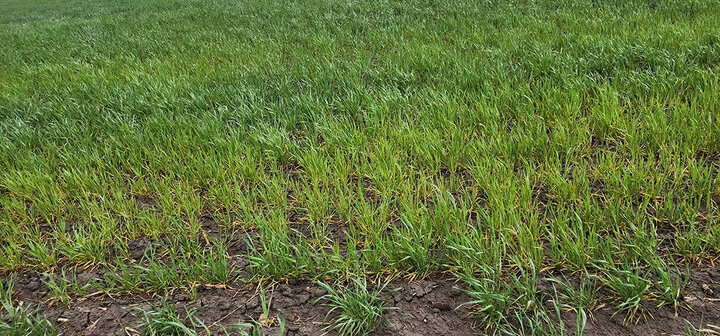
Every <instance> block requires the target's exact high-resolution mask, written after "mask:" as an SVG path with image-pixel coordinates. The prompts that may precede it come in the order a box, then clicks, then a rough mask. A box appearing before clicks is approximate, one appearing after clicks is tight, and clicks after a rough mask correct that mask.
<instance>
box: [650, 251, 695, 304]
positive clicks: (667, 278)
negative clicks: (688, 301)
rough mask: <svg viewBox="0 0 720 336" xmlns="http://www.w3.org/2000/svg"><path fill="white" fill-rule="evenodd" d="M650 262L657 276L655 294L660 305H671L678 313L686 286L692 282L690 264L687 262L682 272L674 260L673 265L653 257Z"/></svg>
mask: <svg viewBox="0 0 720 336" xmlns="http://www.w3.org/2000/svg"><path fill="white" fill-rule="evenodd" d="M648 262H649V264H650V268H651V269H652V271H653V272H654V273H655V274H656V276H657V281H655V284H654V287H655V293H654V295H655V297H656V298H657V300H658V306H659V307H663V306H671V307H673V309H674V310H675V314H676V315H677V313H678V309H679V308H680V305H681V302H682V295H683V294H684V293H685V287H687V285H688V283H689V282H690V266H689V265H688V264H685V270H684V272H681V271H680V268H679V267H678V266H677V265H676V264H674V262H673V264H672V265H673V266H672V267H671V266H670V265H669V264H668V263H666V262H665V261H664V260H662V259H660V258H656V259H651V260H649V261H648Z"/></svg>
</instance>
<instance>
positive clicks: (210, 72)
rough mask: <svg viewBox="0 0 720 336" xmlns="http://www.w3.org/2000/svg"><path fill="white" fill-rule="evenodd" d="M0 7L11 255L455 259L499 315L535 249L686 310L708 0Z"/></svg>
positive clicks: (718, 89) (183, 272) (31, 0)
mask: <svg viewBox="0 0 720 336" xmlns="http://www.w3.org/2000/svg"><path fill="white" fill-rule="evenodd" d="M0 3H1V5H2V8H3V10H2V11H0V272H5V273H9V272H14V271H18V270H32V271H35V272H39V273H43V272H59V270H60V269H67V268H72V267H76V266H82V267H98V268H103V269H107V270H109V271H110V272H108V273H106V275H105V280H104V281H102V282H98V283H102V284H105V287H104V288H102V289H103V290H107V291H121V292H136V291H157V292H170V291H174V290H177V289H182V288H186V289H192V288H194V287H193V282H194V281H202V282H207V283H225V282H232V281H243V280H235V277H236V275H237V274H238V273H235V272H234V271H236V270H235V269H233V267H232V265H234V262H233V260H234V259H237V258H247V259H248V260H249V267H250V269H249V271H250V273H251V277H252V278H253V279H254V280H259V279H273V280H278V279H285V278H311V279H322V278H323V277H326V276H337V277H346V276H355V275H359V274H369V275H378V274H383V275H390V274H398V275H400V276H404V277H426V276H428V275H431V274H434V273H437V272H443V271H449V272H451V273H453V274H457V276H458V277H459V278H460V279H466V281H467V282H468V284H469V285H470V286H471V287H473V288H476V289H477V288H481V289H482V291H480V292H482V293H488V292H493V293H494V292H496V293H497V294H498V295H494V296H492V297H490V298H483V297H477V298H476V299H477V300H478V301H477V302H485V301H483V300H485V299H488V300H492V301H493V302H495V301H497V300H503V299H502V298H505V299H507V300H505V301H502V302H500V306H497V305H496V306H493V307H495V308H497V309H495V308H494V309H493V310H492V314H493V315H492V316H489V315H486V316H483V317H482V318H481V319H480V320H481V321H486V322H488V323H489V321H501V320H502V317H505V316H510V315H512V314H516V313H517V312H518V311H521V312H522V311H531V310H535V309H539V308H538V307H537V305H533V304H528V302H523V303H520V302H518V301H519V300H530V301H533V300H537V299H538V298H535V297H533V295H534V293H533V294H532V295H530V294H529V295H527V296H526V295H524V294H523V291H525V290H527V291H528V293H529V291H530V289H531V288H532V287H533V285H534V284H533V283H532V282H533V281H535V280H534V279H535V273H536V272H539V271H540V270H541V269H542V270H549V271H551V272H552V271H560V270H568V271H583V272H585V270H587V272H589V273H592V274H597V276H599V277H600V278H601V279H602V284H604V285H607V286H608V287H609V288H611V289H612V288H615V286H618V287H617V288H618V291H619V292H618V293H616V294H617V305H618V309H619V310H621V311H627V312H628V314H632V315H635V314H636V313H637V312H638V309H639V302H642V301H643V300H648V299H659V300H660V301H661V302H663V303H664V304H666V305H668V306H674V307H677V302H672V301H673V300H676V299H677V298H678V295H676V294H677V293H679V292H681V291H682V289H681V288H680V287H682V281H680V280H678V279H677V278H678V276H677V275H676V273H678V272H680V271H682V270H684V267H685V266H684V265H686V264H687V263H705V262H708V261H711V260H713V259H714V258H717V256H718V255H719V254H720V213H719V212H718V210H719V208H720V177H719V176H718V175H719V174H718V170H719V163H718V158H719V157H720V123H719V122H718V118H720V75H719V74H720V72H719V71H720V24H718V22H720V2H718V1H715V0H690V1H684V0H676V1H664V0H634V1H611V0H595V1H580V0H565V1H544V0H539V1H531V0H517V1H469V0H440V1H424V0H402V1H376V2H359V1H337V0H322V1H237V0H235V1H230V0H218V1H195V0H164V1H157V0H148V1H136V0H124V1H107V0H96V1H73V0H44V1H39V0H1V1H0ZM209 218H211V219H212V221H213V222H214V223H217V225H218V227H219V228H220V229H221V230H222V233H221V235H220V237H216V236H212V235H210V234H207V233H206V232H205V231H206V230H207V227H206V226H204V225H203V223H207V222H208V220H209ZM338 226H341V227H342V231H340V232H341V233H342V232H344V234H342V235H341V237H338V235H333V234H331V232H335V231H333V229H334V227H338ZM234 235H235V236H237V235H240V236H242V237H246V239H247V240H248V243H249V251H248V252H247V254H243V253H240V252H237V251H236V250H233V247H232V246H231V239H229V237H232V236H234ZM208 237H209V238H208ZM138 239H151V240H153V241H155V245H156V246H155V247H156V248H153V249H151V250H149V251H148V253H146V255H145V257H144V258H143V260H141V261H137V260H135V259H133V258H131V246H132V244H131V243H132V242H133V241H135V240H138ZM156 250H157V251H156ZM235 254H239V255H235ZM226 259H229V260H226ZM657 265H664V266H665V267H661V266H657ZM667 265H676V266H677V267H669V266H667ZM638 266H639V267H640V268H643V269H648V270H649V271H648V272H649V273H648V274H654V277H651V278H650V279H649V280H645V279H640V278H639V277H638V275H637V274H636V273H637V269H638ZM530 274H532V276H530ZM150 275H152V276H150ZM500 278H502V279H506V280H507V281H506V282H507V284H505V285H501V284H500V283H497V282H496V281H495V280H497V279H500ZM508 279H510V280H508ZM513 279H514V280H513ZM663 279H664V280H663ZM70 287H72V286H68V288H70ZM480 292H478V293H480ZM473 293H474V292H473ZM495 303H497V302H495ZM498 307H500V308H498ZM479 313H480V314H486V313H488V311H480V312H479ZM493 323H494V322H493Z"/></svg>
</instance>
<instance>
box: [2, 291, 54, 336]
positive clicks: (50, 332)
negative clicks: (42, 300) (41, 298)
mask: <svg viewBox="0 0 720 336" xmlns="http://www.w3.org/2000/svg"><path fill="white" fill-rule="evenodd" d="M13 287H14V283H13V278H12V277H11V278H9V279H8V280H7V281H0V305H2V310H0V335H8V336H28V335H47V336H54V335H57V331H56V330H55V324H54V323H52V322H51V321H50V320H48V319H46V318H43V317H41V316H39V315H38V312H39V310H40V308H38V309H36V310H31V309H30V308H28V307H24V306H22V305H18V306H15V305H14V304H13V299H12V292H13Z"/></svg>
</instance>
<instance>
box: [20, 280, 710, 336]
mask: <svg viewBox="0 0 720 336" xmlns="http://www.w3.org/2000/svg"><path fill="white" fill-rule="evenodd" d="M97 276H98V274H97V273H92V272H81V273H78V278H79V279H80V280H81V281H83V280H85V279H89V278H93V277H97ZM15 280H16V284H15V292H14V295H15V301H16V304H17V303H18V302H21V301H22V304H23V305H31V306H38V307H40V314H42V315H45V316H46V317H47V318H48V319H50V320H53V321H56V322H57V326H58V330H59V331H60V332H61V333H62V334H63V335H127V334H130V335H134V334H137V330H136V324H137V321H138V320H139V318H138V317H137V316H134V314H137V312H136V311H135V310H133V309H130V307H140V308H143V309H148V308H150V303H153V304H156V305H157V304H159V302H160V300H161V299H162V297H159V296H154V297H151V296H147V295H126V296H114V297H108V296H105V295H100V294H96V295H94V296H93V295H90V296H87V297H84V298H79V299H77V300H75V302H74V303H73V304H72V305H71V306H70V307H64V306H61V305H58V304H51V303H50V301H49V300H48V296H47V295H46V294H44V293H43V292H44V291H45V290H46V289H45V286H44V285H43V283H42V281H41V280H40V279H39V278H38V276H37V275H35V274H27V273H26V274H17V275H15ZM718 284H720V271H718V270H717V269H714V268H712V269H705V270H700V269H695V270H693V271H692V277H691V282H690V284H689V285H688V288H687V289H688V292H687V293H685V294H684V297H683V298H684V303H683V306H684V307H682V308H681V309H680V310H679V312H678V316H676V315H675V312H674V310H673V309H672V308H668V307H664V308H660V309H658V308H657V307H656V304H654V302H652V301H648V302H646V303H645V308H646V312H645V314H644V316H645V318H643V319H641V320H640V321H638V322H637V323H634V322H633V321H625V315H624V314H623V313H622V312H621V313H616V312H617V309H616V307H615V306H614V304H613V303H612V302H610V301H608V300H602V301H601V303H599V304H598V305H597V306H596V307H595V308H594V309H593V311H592V314H591V317H590V318H589V321H588V325H587V328H586V332H585V334H586V335H683V334H685V331H686V326H687V323H691V324H692V325H694V326H700V322H701V321H702V324H703V326H704V328H708V329H712V328H714V326H718V325H720V287H718ZM457 286H458V285H457V284H456V283H454V282H453V281H452V280H449V279H445V280H423V281H417V282H411V283H407V282H400V281H396V282H394V283H392V284H391V285H389V286H388V288H396V287H402V289H401V290H399V291H397V292H394V293H392V294H387V295H386V297H385V299H386V300H387V301H388V303H389V306H393V307H397V308H398V309H394V310H388V311H386V316H387V323H386V324H385V325H384V327H383V328H382V329H381V330H379V331H378V332H377V334H379V335H471V334H474V333H475V334H477V333H480V334H482V332H483V331H482V330H477V329H473V324H474V321H475V319H474V317H473V316H472V315H471V314H470V313H471V309H472V307H467V306H463V307H459V308H458V306H460V305H461V304H463V303H465V302H467V301H469V300H470V298H469V297H468V296H467V295H466V294H465V293H464V292H463V291H462V290H460V289H459V288H458V287H457ZM540 290H541V291H542V290H547V288H543V286H540ZM323 294H325V292H324V291H323V290H321V289H320V288H319V287H318V286H316V285H314V284H313V283H311V282H306V281H296V282H291V283H287V284H286V283H282V284H278V285H276V286H275V287H274V291H273V298H272V316H273V317H276V318H279V317H281V316H285V319H286V321H287V324H286V334H287V335H320V334H322V333H323V332H324V331H323V328H325V326H326V324H324V323H323V321H324V318H325V315H326V314H327V312H328V308H327V307H325V306H323V305H321V304H313V303H314V302H315V301H316V299H317V298H319V297H320V296H322V295H323ZM600 294H601V295H602V294H604V293H603V291H602V290H601V291H600ZM198 297H199V298H198V299H197V300H195V301H190V300H188V298H187V296H186V295H184V294H176V295H172V296H168V297H166V299H167V300H169V301H170V302H173V303H177V307H178V308H179V310H180V311H181V312H182V311H184V308H192V307H197V308H199V309H200V310H199V311H200V312H201V315H199V316H200V318H201V319H202V321H203V322H204V323H205V324H207V325H208V326H209V327H210V331H211V334H213V335H220V334H224V333H223V329H222V326H223V325H228V324H233V323H238V322H247V321H250V319H255V320H259V319H260V318H261V316H260V315H261V314H262V309H261V307H260V300H259V294H258V291H257V290H256V288H215V287H211V288H208V287H200V288H198ZM561 315H562V318H563V322H564V325H565V329H566V330H567V331H568V332H569V333H570V334H573V333H574V330H575V321H576V315H575V313H574V312H571V311H566V312H562V313H561ZM332 317H333V316H332V315H331V317H330V318H332ZM555 325H556V329H557V330H559V323H558V321H555ZM278 330H279V325H278V323H275V324H274V325H273V326H272V327H270V328H269V330H267V332H268V335H277V334H278ZM717 331H718V332H720V330H717ZM199 334H203V333H202V332H201V331H200V330H199ZM230 334H238V333H230ZM330 334H333V333H330Z"/></svg>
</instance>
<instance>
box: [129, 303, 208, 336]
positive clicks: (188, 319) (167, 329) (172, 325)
mask: <svg viewBox="0 0 720 336" xmlns="http://www.w3.org/2000/svg"><path fill="white" fill-rule="evenodd" d="M131 309H132V310H135V311H137V312H139V315H140V321H139V322H138V323H137V328H138V329H140V330H142V333H143V335H148V336H159V335H176V336H180V335H186V336H194V335H197V333H196V331H195V330H196V329H197V328H202V329H204V330H205V331H206V332H207V333H208V335H209V334H210V331H209V330H208V327H207V326H206V325H205V323H203V322H202V320H200V318H199V317H198V316H197V313H198V308H190V309H187V308H186V309H185V311H184V313H181V312H179V311H178V309H177V307H176V306H175V304H174V303H168V302H167V300H164V299H163V300H162V302H161V303H160V305H157V306H156V305H154V304H152V303H150V309H148V310H144V309H142V308H140V307H132V308H131Z"/></svg>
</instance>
